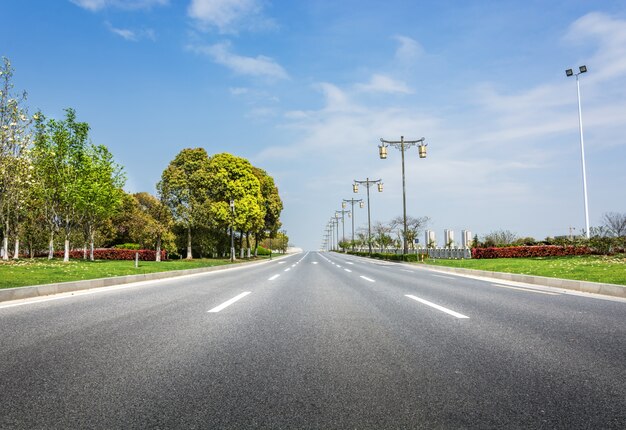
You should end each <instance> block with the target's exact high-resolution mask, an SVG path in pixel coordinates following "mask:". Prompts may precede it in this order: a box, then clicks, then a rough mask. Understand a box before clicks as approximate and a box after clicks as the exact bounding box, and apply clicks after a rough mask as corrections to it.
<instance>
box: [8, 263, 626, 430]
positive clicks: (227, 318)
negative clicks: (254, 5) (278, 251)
mask: <svg viewBox="0 0 626 430" xmlns="http://www.w3.org/2000/svg"><path fill="white" fill-rule="evenodd" d="M0 335H1V337H0V339H1V341H0V342H1V348H0V428H3V429H4V428H29V429H30V428H42V429H43V428H45V429H49V428H59V429H61V428H62V429H68V428H103V429H105V428H106V429H114V428H120V429H129V428H185V429H192V428H203V429H208V428H232V429H245V428H272V429H290V428H293V429H307V428H311V429H335V428H337V429H344V428H345V429H386V428H389V429H401V428H407V429H413V428H416V429H419V428H424V429H433V428H442V429H450V428H455V429H456V428H480V429H489V428H507V429H511V428H534V429H554V428H562V429H577V428H580V429H611V428H612V429H624V428H626V301H624V300H623V299H610V298H605V299H602V298H598V297H594V296H590V295H584V294H579V293H567V292H564V291H562V290H556V289H551V288H542V287H532V286H526V285H523V284H516V283H511V282H505V281H495V280H491V281H490V280H480V279H473V278H469V277H464V276H456V275H450V274H443V273H438V272H436V271H431V270H425V269H423V268H420V267H414V266H409V265H404V264H396V263H389V262H381V261H376V260H368V259H363V258H357V257H351V256H345V255H340V254H335V253H313V252H310V253H302V254H297V255H292V256H289V257H287V258H284V259H281V260H274V261H272V262H269V263H267V264H262V265H257V266H254V267H244V268H238V269H229V270H225V271H219V272H212V273H208V274H202V275H194V276H189V277H184V278H173V279H167V280H161V281H156V282H144V283H141V284H136V285H125V286H123V287H118V288H115V287H114V288H108V289H100V290H91V291H89V292H87V293H75V294H74V295H66V296H62V297H60V298H59V297H49V298H44V299H35V300H27V301H23V302H17V303H5V304H0Z"/></svg>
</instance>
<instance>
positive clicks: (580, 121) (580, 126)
mask: <svg viewBox="0 0 626 430" xmlns="http://www.w3.org/2000/svg"><path fill="white" fill-rule="evenodd" d="M578 70H579V72H578V73H574V71H573V70H572V69H567V70H566V71H565V74H566V75H567V76H576V94H577V95H578V130H579V131H580V159H581V162H582V168H583V198H584V200H585V235H586V236H587V239H589V204H588V202H587V172H586V169H585V143H584V139H583V111H582V108H581V107H580V81H579V80H578V75H580V74H581V73H586V72H587V66H580V67H579V68H578Z"/></svg>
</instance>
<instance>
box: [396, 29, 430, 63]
mask: <svg viewBox="0 0 626 430" xmlns="http://www.w3.org/2000/svg"><path fill="white" fill-rule="evenodd" d="M394 39H395V40H396V41H398V44H399V46H398V48H397V49H396V60H399V61H401V62H406V63H408V62H412V61H414V60H416V59H417V58H418V57H420V56H421V55H422V54H423V53H424V48H423V47H422V45H420V44H419V42H418V41H416V40H414V39H411V38H410V37H406V36H400V35H396V36H394Z"/></svg>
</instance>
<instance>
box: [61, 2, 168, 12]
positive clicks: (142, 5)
mask: <svg viewBox="0 0 626 430" xmlns="http://www.w3.org/2000/svg"><path fill="white" fill-rule="evenodd" d="M70 1H71V2H72V3H74V4H75V5H76V6H79V7H82V8H83V9H87V10H90V11H92V12H96V11H99V10H102V9H106V8H116V9H126V10H134V9H150V8H152V7H154V6H164V5H167V4H169V0H70Z"/></svg>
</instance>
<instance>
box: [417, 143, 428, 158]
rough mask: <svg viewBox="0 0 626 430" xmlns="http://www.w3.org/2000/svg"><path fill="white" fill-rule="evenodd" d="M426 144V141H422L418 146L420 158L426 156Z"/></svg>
mask: <svg viewBox="0 0 626 430" xmlns="http://www.w3.org/2000/svg"><path fill="white" fill-rule="evenodd" d="M426 145H427V144H425V143H422V144H421V145H419V146H418V147H417V150H418V152H419V155H420V158H426Z"/></svg>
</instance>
